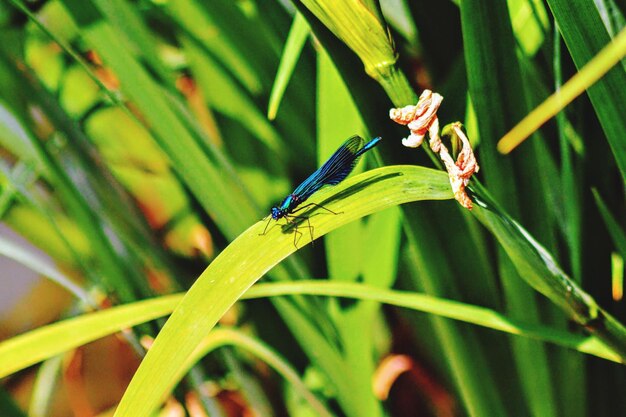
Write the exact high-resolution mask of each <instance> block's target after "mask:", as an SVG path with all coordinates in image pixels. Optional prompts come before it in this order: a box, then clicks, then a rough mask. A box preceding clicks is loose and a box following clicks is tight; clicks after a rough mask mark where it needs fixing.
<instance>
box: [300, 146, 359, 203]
mask: <svg viewBox="0 0 626 417" xmlns="http://www.w3.org/2000/svg"><path fill="white" fill-rule="evenodd" d="M362 146H363V138H362V137H360V136H352V137H351V138H350V139H348V140H347V141H345V142H344V143H343V145H341V146H340V147H339V149H337V150H336V151H335V153H334V154H333V155H332V156H331V157H330V158H328V160H327V161H326V162H324V165H322V166H321V167H320V168H319V169H318V170H317V171H315V172H314V173H313V174H311V175H310V176H309V178H307V179H306V180H304V181H303V182H302V184H300V185H299V186H298V188H296V189H295V190H294V192H293V194H295V195H297V196H299V197H300V199H301V200H302V201H304V200H306V199H307V198H308V197H310V196H311V194H313V193H315V192H316V191H317V190H319V189H320V188H322V187H323V186H324V185H336V184H339V183H340V182H341V181H343V180H344V179H345V178H346V177H347V176H348V175H349V174H350V172H352V170H353V169H354V166H355V165H356V163H357V161H358V159H359V156H357V154H358V152H359V150H360V149H361V147H362Z"/></svg>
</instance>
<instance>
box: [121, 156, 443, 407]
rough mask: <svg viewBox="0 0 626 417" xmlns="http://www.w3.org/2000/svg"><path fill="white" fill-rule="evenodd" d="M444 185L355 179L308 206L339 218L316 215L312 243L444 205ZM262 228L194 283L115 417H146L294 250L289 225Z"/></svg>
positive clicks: (410, 170)
mask: <svg viewBox="0 0 626 417" xmlns="http://www.w3.org/2000/svg"><path fill="white" fill-rule="evenodd" d="M446 182H447V176H446V175H445V174H444V173H441V172H437V171H432V170H428V169H424V168H419V167H409V166H401V167H387V168H380V169H376V170H372V171H368V172H367V173H364V174H361V175H358V176H355V177H353V178H351V179H348V180H346V181H345V182H343V183H342V184H339V185H338V186H336V187H333V188H329V189H326V190H322V191H320V192H319V193H318V194H316V195H314V196H313V197H312V198H311V199H310V200H311V201H310V202H311V203H316V204H319V205H322V206H324V207H326V208H327V209H329V210H331V211H335V212H343V214H341V215H336V216H335V215H328V216H323V215H318V216H315V218H314V223H315V234H316V237H320V236H323V235H324V234H326V233H328V232H329V231H331V230H333V229H335V228H337V227H339V226H341V225H343V224H346V223H349V222H350V221H354V220H356V219H358V218H360V217H363V216H364V215H367V214H371V213H373V212H375V211H379V210H381V209H383V208H387V207H391V206H394V205H397V204H401V203H403V202H408V201H416V200H420V199H447V198H449V197H450V189H449V185H448V184H446ZM383 196H384V198H383ZM313 211H315V210H313ZM312 214H313V213H311V212H304V213H302V216H307V218H308V217H310V215H312ZM318 214H319V213H318ZM266 223H267V222H266V221H261V222H258V223H257V224H256V225H253V226H252V227H251V228H249V229H248V230H247V231H246V232H245V233H244V234H242V235H241V236H240V237H239V238H237V239H236V240H235V241H234V242H233V243H232V244H231V245H229V246H228V248H227V249H226V250H225V251H223V252H222V253H221V254H220V256H218V257H217V258H216V259H215V260H214V261H213V262H212V263H211V265H209V267H208V268H207V269H206V270H205V272H204V273H203V274H202V275H201V276H200V277H199V278H198V280H197V281H196V283H195V284H194V285H193V286H192V288H191V289H190V290H189V292H188V293H187V294H186V296H185V298H184V299H183V301H182V302H181V304H180V305H179V307H178V308H177V309H176V310H175V312H174V313H173V314H172V316H171V317H170V319H169V320H168V321H167V323H166V324H165V326H164V327H163V329H162V330H161V333H160V334H159V336H157V338H156V339H155V342H154V345H153V346H152V347H151V349H150V350H149V352H148V354H147V355H146V357H145V358H144V360H143V361H142V364H141V365H140V367H139V370H138V371H137V373H136V374H135V376H134V378H133V380H132V381H131V384H130V385H129V388H128V390H127V391H126V393H125V394H124V397H123V398H122V401H121V402H120V405H119V407H118V409H117V411H116V415H117V416H127V415H132V416H135V417H138V416H142V415H149V413H150V412H151V411H152V410H153V409H154V407H156V406H157V405H158V404H159V402H160V400H161V398H162V396H163V395H164V394H165V390H166V387H167V386H168V385H169V384H170V382H171V380H172V378H173V377H174V375H175V374H176V372H177V371H178V369H179V368H180V366H181V365H182V363H183V362H184V360H185V358H186V357H187V356H188V355H189V354H190V353H191V352H192V351H193V349H195V347H196V346H197V345H198V343H200V341H201V340H202V339H203V338H204V337H205V336H206V334H208V332H209V331H210V330H211V328H212V327H213V326H214V325H215V323H216V322H217V320H218V319H219V318H220V317H221V316H222V314H224V312H225V311H226V310H227V309H228V308H229V307H230V306H231V305H232V304H233V303H234V302H235V301H236V300H237V299H238V298H239V297H241V295H242V294H243V293H244V292H245V291H246V290H247V289H248V288H249V287H250V286H251V285H252V284H253V283H254V282H255V281H256V280H257V279H259V278H260V277H261V276H262V275H263V274H264V273H266V272H267V271H269V270H270V269H271V268H272V267H273V266H274V265H276V264H277V263H279V262H280V261H281V260H282V259H284V258H285V257H287V256H288V255H289V254H291V253H293V252H294V251H295V249H296V248H295V245H294V237H296V235H295V232H296V231H295V230H294V229H293V225H291V226H289V225H288V226H286V227H281V226H279V225H277V224H274V225H272V227H271V228H269V229H268V230H267V233H266V234H264V235H262V236H258V235H259V234H261V233H263V232H264V229H265V227H266ZM285 232H288V233H285ZM292 234H293V236H292ZM296 238H297V237H296ZM297 241H298V240H297ZM310 241H311V237H310V236H309V235H308V234H307V233H301V236H300V237H299V242H298V244H299V245H300V246H303V245H305V244H307V243H309V242H310ZM163 357H167V361H163V360H162V358H163ZM148 381H150V382H149V384H148Z"/></svg>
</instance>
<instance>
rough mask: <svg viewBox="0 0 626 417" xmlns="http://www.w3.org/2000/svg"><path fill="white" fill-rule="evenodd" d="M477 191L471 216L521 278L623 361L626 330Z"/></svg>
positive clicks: (484, 195) (535, 243) (541, 248)
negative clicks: (484, 229)
mask: <svg viewBox="0 0 626 417" xmlns="http://www.w3.org/2000/svg"><path fill="white" fill-rule="evenodd" d="M479 189H480V197H478V196H477V195H476V194H475V198H476V202H477V203H478V208H477V209H476V210H474V211H473V213H474V214H475V215H476V217H477V218H478V219H479V220H480V221H481V223H483V225H484V226H485V227H487V229H489V230H490V231H491V233H493V234H494V235H495V236H496V238H497V239H498V241H499V242H500V244H501V245H502V247H503V249H504V250H505V251H506V253H507V255H508V256H509V258H510V259H511V261H512V262H513V264H514V265H515V268H516V269H517V271H518V272H519V274H520V277H522V278H523V279H524V281H526V282H527V283H528V284H529V285H530V286H531V287H533V288H535V289H536V290H537V291H539V292H540V293H542V294H543V295H545V296H546V297H548V298H549V299H550V300H551V301H552V302H553V303H554V304H556V305H557V306H559V307H560V308H561V309H562V310H564V311H565V312H566V313H567V314H568V316H569V318H570V319H572V320H574V321H575V322H577V323H578V324H580V325H581V326H582V327H584V328H585V329H586V330H587V331H588V332H590V333H591V334H593V335H595V336H597V337H598V338H599V339H601V340H602V341H603V342H604V343H606V344H607V345H608V346H611V347H612V348H613V349H614V350H615V351H616V352H617V353H618V354H619V355H620V356H621V357H622V358H626V328H625V327H624V326H623V325H622V324H621V323H620V322H619V321H617V320H616V319H615V318H614V317H613V316H611V315H610V314H608V313H607V312H606V311H604V310H603V309H602V308H600V307H599V306H598V304H597V303H596V302H595V300H594V299H593V298H592V297H591V296H590V295H589V294H587V293H586V292H584V291H583V290H582V289H581V288H580V287H579V286H578V285H577V284H576V283H574V282H573V281H572V280H571V279H570V278H569V277H568V276H567V275H566V274H565V273H564V272H563V271H562V270H561V269H560V267H559V265H558V264H557V263H556V261H555V260H554V258H553V257H552V256H551V255H550V253H548V252H547V251H546V250H545V249H544V248H543V247H542V246H541V245H540V244H539V243H538V242H537V241H536V240H535V239H534V238H533V237H532V236H531V235H530V234H529V233H528V232H527V231H526V230H524V229H523V228H522V227H521V226H520V225H519V224H518V223H517V222H515V221H514V220H513V219H511V218H510V217H509V216H508V215H506V214H504V213H503V212H502V211H501V210H500V209H499V208H497V206H496V205H495V204H494V203H493V201H491V200H490V198H489V197H488V195H487V193H486V192H485V190H484V189H482V187H480V188H479Z"/></svg>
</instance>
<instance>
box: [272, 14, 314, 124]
mask: <svg viewBox="0 0 626 417" xmlns="http://www.w3.org/2000/svg"><path fill="white" fill-rule="evenodd" d="M309 33H310V30H309V25H308V24H307V23H306V20H305V19H304V18H303V17H302V15H301V14H300V13H296V17H295V18H294V20H293V24H292V26H291V29H290V30H289V36H288V37H287V42H286V43H285V49H284V50H283V55H282V57H281V58H280V64H278V71H276V79H275V80H274V85H273V86H272V91H271V93H270V101H269V105H268V108H267V118H268V119H270V120H274V119H275V118H276V113H277V112H278V106H280V102H281V100H282V98H283V94H284V93H285V90H286V89H287V84H288V83H289V79H290V78H291V75H292V74H293V70H294V68H295V67H296V63H297V62H298V58H299V57H300V52H302V48H304V45H305V43H306V40H307V38H308V36H309Z"/></svg>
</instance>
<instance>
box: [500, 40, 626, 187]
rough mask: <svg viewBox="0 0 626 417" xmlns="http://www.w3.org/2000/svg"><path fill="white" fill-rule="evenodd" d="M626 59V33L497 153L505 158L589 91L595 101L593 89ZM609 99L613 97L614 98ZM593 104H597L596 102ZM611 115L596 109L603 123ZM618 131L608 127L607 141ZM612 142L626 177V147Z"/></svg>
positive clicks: (533, 114) (608, 110) (516, 130)
mask: <svg viewBox="0 0 626 417" xmlns="http://www.w3.org/2000/svg"><path fill="white" fill-rule="evenodd" d="M624 56H626V30H622V32H621V33H620V34H619V35H617V36H616V37H615V39H614V40H613V41H612V42H610V43H608V45H606V46H605V47H604V48H603V49H602V50H600V52H599V53H598V54H597V55H596V56H595V57H593V58H592V59H591V60H590V61H589V62H587V63H586V64H585V65H584V66H582V67H581V68H580V70H579V71H578V72H577V73H576V75H574V76H573V77H572V78H571V79H569V80H568V81H567V82H566V83H565V84H563V87H562V88H561V89H560V90H559V91H557V92H555V93H554V94H552V95H551V96H550V97H548V98H547V99H546V101H544V102H543V103H542V104H540V105H539V106H537V107H535V108H534V109H533V111H531V112H530V113H529V114H528V115H527V116H526V117H525V118H524V119H523V120H522V121H521V122H519V124H517V125H516V126H515V127H514V128H513V129H511V130H510V131H509V132H508V133H507V134H506V135H504V136H503V137H502V139H500V142H498V150H499V151H500V152H502V153H505V154H506V153H509V152H511V151H512V150H513V149H515V148H516V147H517V146H518V145H519V144H520V143H521V142H522V141H524V140H525V139H526V138H527V137H528V136H530V135H531V134H532V133H533V132H534V131H535V130H537V129H539V127H541V125H543V124H544V123H545V122H546V121H548V120H549V119H550V118H552V117H554V116H555V115H556V114H557V113H558V112H560V111H561V110H563V109H564V108H565V106H567V105H568V104H569V103H571V102H572V101H573V100H574V99H575V98H576V97H578V96H579V95H581V94H582V93H584V92H585V91H586V90H588V89H589V90H590V91H589V92H588V93H589V97H590V98H591V97H596V96H595V94H594V95H592V94H591V91H592V90H591V87H592V86H594V84H596V83H597V82H598V81H599V80H600V79H601V78H602V77H604V76H605V75H607V76H608V73H609V71H610V70H611V69H612V68H613V67H614V66H615V65H617V64H619V63H620V61H621V60H622V58H624ZM617 71H618V72H619V71H620V69H619V68H618V69H617ZM599 87H602V85H599ZM604 88H606V87H604ZM618 94H619V93H618ZM610 96H614V94H613V95H610ZM616 99H618V98H611V100H610V101H611V102H613V101H614V100H616ZM592 103H595V102H594V100H593V98H592ZM612 111H613V109H612V108H610V107H609V106H608V105H607V106H601V107H600V108H599V109H598V108H596V112H597V113H598V116H599V117H602V118H601V119H600V120H601V121H602V120H603V119H604V118H605V117H607V116H604V115H605V113H606V114H607V115H611V112H612ZM603 127H604V124H603ZM619 129H621V126H619V125H618V123H614V122H611V123H608V126H607V127H605V132H606V133H607V137H608V136H609V135H610V134H613V133H614V132H615V131H619ZM612 139H613V137H611V139H610V141H609V144H610V145H611V147H612V149H613V152H614V155H615V157H616V159H617V161H618V165H619V166H620V169H621V170H622V175H623V176H624V170H625V167H626V164H625V163H624V161H622V159H623V158H622V156H621V155H622V154H620V153H619V151H620V150H621V151H626V145H625V144H624V143H622V141H613V140H612Z"/></svg>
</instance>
